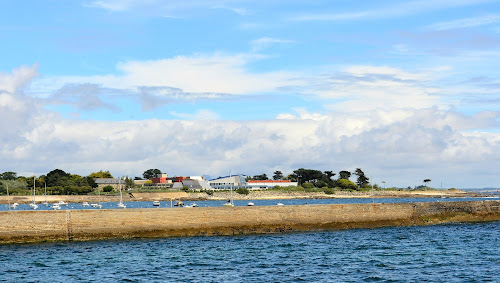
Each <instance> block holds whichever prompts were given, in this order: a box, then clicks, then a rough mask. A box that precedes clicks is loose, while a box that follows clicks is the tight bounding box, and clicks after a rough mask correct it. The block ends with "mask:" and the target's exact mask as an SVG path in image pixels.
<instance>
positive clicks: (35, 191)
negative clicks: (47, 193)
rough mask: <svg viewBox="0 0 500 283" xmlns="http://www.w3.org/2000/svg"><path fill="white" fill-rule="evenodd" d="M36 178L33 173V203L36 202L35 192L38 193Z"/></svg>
mask: <svg viewBox="0 0 500 283" xmlns="http://www.w3.org/2000/svg"><path fill="white" fill-rule="evenodd" d="M35 178H36V176H35V175H33V196H32V197H31V198H32V199H31V203H35V193H36V191H35V190H36V188H35Z"/></svg>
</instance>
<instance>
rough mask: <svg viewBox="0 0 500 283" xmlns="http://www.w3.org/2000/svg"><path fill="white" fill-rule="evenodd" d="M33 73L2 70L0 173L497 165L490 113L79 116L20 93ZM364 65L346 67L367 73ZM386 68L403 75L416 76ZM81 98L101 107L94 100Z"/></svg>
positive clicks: (452, 181) (482, 177)
mask: <svg viewBox="0 0 500 283" xmlns="http://www.w3.org/2000/svg"><path fill="white" fill-rule="evenodd" d="M36 70H37V67H36V66H32V67H21V68H18V69H16V70H14V71H13V72H12V73H11V74H2V75H1V76H0V82H1V84H0V121H2V122H1V123H0V127H1V128H0V130H1V131H2V135H1V142H2V146H1V147H0V160H2V162H0V171H2V170H3V171H17V172H18V173H20V174H25V173H32V172H35V173H36V174H46V173H47V172H49V171H50V170H53V169H55V168H61V169H63V170H66V171H68V172H72V173H79V174H82V175H85V174H89V173H91V172H93V171H98V170H111V172H112V173H113V174H114V175H129V176H138V175H140V174H141V173H142V172H143V171H144V170H146V169H149V168H160V169H161V170H162V171H165V172H167V173H170V174H176V175H198V174H200V175H201V174H207V175H212V176H219V175H225V174H227V172H229V171H230V170H231V171H232V172H241V173H244V174H249V175H253V174H260V173H271V172H272V171H273V170H281V171H283V172H285V173H290V172H291V171H292V170H294V169H297V168H300V167H306V168H315V169H320V170H332V171H334V172H338V171H340V170H354V169H355V168H357V167H361V168H362V169H363V170H364V171H365V172H367V174H369V175H370V177H372V178H373V179H374V181H375V182H378V183H379V184H380V182H381V181H382V180H386V182H387V185H388V186H407V185H411V186H413V185H420V184H421V181H422V180H423V179H424V178H430V179H432V180H433V181H435V182H437V181H441V182H443V184H444V185H445V186H447V187H451V186H480V185H481V184H491V182H492V181H493V180H495V178H496V175H497V170H496V168H498V166H500V152H499V151H498V148H499V147H500V134H498V133H491V132H490V133H487V132H482V131H480V129H484V128H491V127H498V116H499V115H498V113H496V112H481V113H477V114H474V115H464V114H461V113H458V112H455V111H452V110H446V109H439V108H437V107H427V104H424V105H422V106H421V107H418V108H410V107H408V106H409V105H406V104H405V105H403V106H404V107H394V108H392V109H390V108H379V109H377V108H374V109H371V110H370V111H368V112H367V111H364V109H360V110H359V111H351V112H349V113H346V111H343V112H341V111H332V112H326V113H314V112H307V111H298V112H297V113H283V114H281V115H279V116H278V117H277V119H273V120H253V121H231V120H219V119H217V116H216V115H214V114H213V113H210V112H203V111H202V112H199V113H198V114H196V115H195V116H194V119H196V120H190V121H186V120H159V119H147V120H142V121H118V122H110V121H82V120H72V119H65V118H62V117H61V116H60V115H59V114H56V113H54V112H50V111H47V109H45V108H44V103H46V100H45V99H43V98H33V97H29V96H27V95H26V94H25V93H24V89H25V87H26V86H27V85H28V84H29V83H30V82H31V81H32V80H33V79H34V78H35V77H36V75H37V71H36ZM366 70H367V68H355V69H354V70H350V72H351V74H352V75H353V76H354V75H356V76H361V77H363V76H364V75H365V74H367V73H373V70H371V71H370V72H367V71H366ZM385 73H386V75H390V76H395V73H398V76H399V77H400V79H402V80H410V81H411V80H413V79H415V76H417V77H419V76H420V75H421V74H417V75H415V74H404V73H402V74H399V71H397V70H394V69H385ZM366 80H367V81H368V82H371V81H373V80H375V81H377V80H378V79H373V78H367V79H366ZM89 87H90V89H95V88H94V87H93V86H89ZM87 90H88V89H87ZM76 93H77V97H78V96H90V97H91V98H92V94H91V93H86V92H85V91H83V92H82V91H76ZM59 96H61V97H63V96H64V95H63V94H60V95H59ZM89 103H92V104H96V105H97V106H99V107H107V106H106V105H105V104H103V103H102V102H100V101H99V100H95V99H90V102H89ZM3 171H2V172H3ZM408 176H412V177H410V178H409V177H408ZM450 176H452V178H450ZM434 185H435V186H437V184H434Z"/></svg>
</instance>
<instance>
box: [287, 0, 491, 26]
mask: <svg viewBox="0 0 500 283" xmlns="http://www.w3.org/2000/svg"><path fill="white" fill-rule="evenodd" d="M487 2H496V1H495V0H461V1H454V0H414V1H395V3H391V4H388V5H386V6H382V7H377V8H373V9H370V10H364V11H350V12H341V13H339V12H332V13H328V12H322V13H309V14H303V15H298V16H295V17H292V18H290V19H291V20H293V21H351V20H374V19H387V18H401V17H405V16H408V15H415V14H419V13H423V12H431V11H439V10H442V9H448V8H453V7H462V6H472V5H477V4H481V3H487Z"/></svg>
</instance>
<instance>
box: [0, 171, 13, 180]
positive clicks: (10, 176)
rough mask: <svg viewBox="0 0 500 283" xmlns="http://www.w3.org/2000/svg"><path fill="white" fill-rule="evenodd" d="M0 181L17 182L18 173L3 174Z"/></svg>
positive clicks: (0, 175)
mask: <svg viewBox="0 0 500 283" xmlns="http://www.w3.org/2000/svg"><path fill="white" fill-rule="evenodd" d="M0 179H1V180H15V179H17V173H16V172H3V173H2V174H0Z"/></svg>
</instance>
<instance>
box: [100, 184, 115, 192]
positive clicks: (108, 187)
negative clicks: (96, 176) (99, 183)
mask: <svg viewBox="0 0 500 283" xmlns="http://www.w3.org/2000/svg"><path fill="white" fill-rule="evenodd" d="M113 189H114V188H113V186H110V185H107V186H105V187H104V188H102V191H103V192H105V193H109V192H112V191H113Z"/></svg>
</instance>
